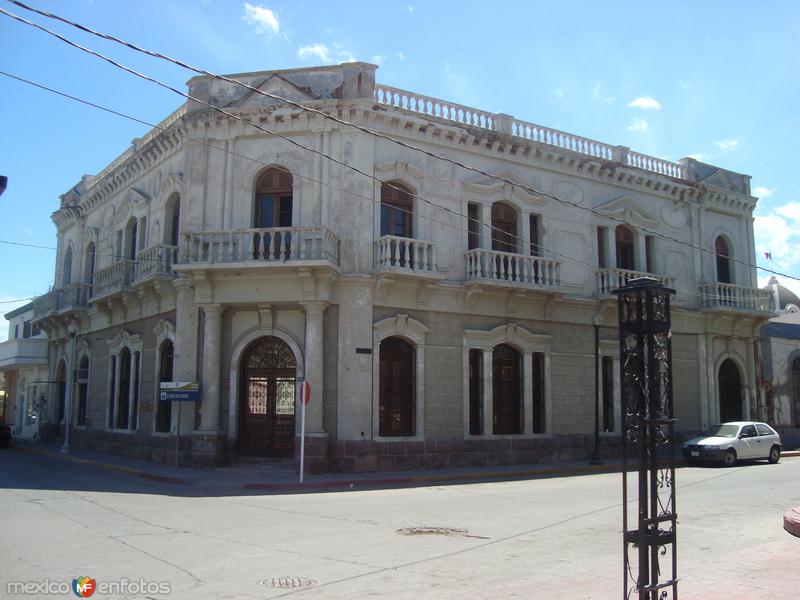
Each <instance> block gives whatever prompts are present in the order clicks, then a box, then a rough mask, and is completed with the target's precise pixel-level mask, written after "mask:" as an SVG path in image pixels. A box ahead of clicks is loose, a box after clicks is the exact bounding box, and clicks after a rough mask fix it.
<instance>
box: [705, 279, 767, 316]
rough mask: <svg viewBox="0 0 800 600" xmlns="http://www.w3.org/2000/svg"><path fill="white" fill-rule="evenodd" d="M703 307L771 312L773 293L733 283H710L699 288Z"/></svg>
mask: <svg viewBox="0 0 800 600" xmlns="http://www.w3.org/2000/svg"><path fill="white" fill-rule="evenodd" d="M698 289H699V292H700V299H701V302H702V306H703V308H722V309H730V310H742V311H757V312H769V311H771V310H772V293H771V292H770V291H769V290H760V289H758V288H749V287H744V286H741V285H733V284H732V283H708V284H705V285H701V286H700V287H699V288H698Z"/></svg>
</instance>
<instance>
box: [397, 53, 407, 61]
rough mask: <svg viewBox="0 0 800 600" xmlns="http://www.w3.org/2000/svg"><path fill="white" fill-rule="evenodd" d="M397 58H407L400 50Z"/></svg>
mask: <svg viewBox="0 0 800 600" xmlns="http://www.w3.org/2000/svg"><path fill="white" fill-rule="evenodd" d="M397 58H399V59H400V60H405V59H406V55H405V54H403V53H402V52H398V53H397Z"/></svg>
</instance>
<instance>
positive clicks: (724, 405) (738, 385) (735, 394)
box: [718, 358, 743, 423]
mask: <svg viewBox="0 0 800 600" xmlns="http://www.w3.org/2000/svg"><path fill="white" fill-rule="evenodd" d="M718 384H719V420H720V422H721V423H726V422H728V421H741V420H742V418H743V415H742V376H741V374H740V373H739V367H737V366H736V363H735V362H733V361H732V360H731V359H730V358H726V359H725V360H724V361H723V362H722V364H721V365H720V367H719V381H718Z"/></svg>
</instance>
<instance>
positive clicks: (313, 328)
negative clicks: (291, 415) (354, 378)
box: [296, 302, 328, 433]
mask: <svg viewBox="0 0 800 600" xmlns="http://www.w3.org/2000/svg"><path fill="white" fill-rule="evenodd" d="M302 306H303V310H304V311H305V313H306V339H305V373H304V377H305V379H306V380H307V381H308V382H309V383H310V384H311V399H310V401H309V403H308V406H307V407H306V431H307V432H309V433H315V432H316V433H319V432H322V431H324V428H323V424H322V414H323V411H322V386H323V385H324V378H323V358H322V356H323V341H324V340H323V331H322V325H323V319H324V313H325V309H326V308H328V303H327V302H303V303H302ZM296 414H299V407H298V411H297V413H296Z"/></svg>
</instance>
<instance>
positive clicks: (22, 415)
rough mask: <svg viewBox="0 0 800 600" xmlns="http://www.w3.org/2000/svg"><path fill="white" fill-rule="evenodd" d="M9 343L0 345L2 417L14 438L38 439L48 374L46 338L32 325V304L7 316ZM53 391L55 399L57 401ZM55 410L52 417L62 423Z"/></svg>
mask: <svg viewBox="0 0 800 600" xmlns="http://www.w3.org/2000/svg"><path fill="white" fill-rule="evenodd" d="M5 318H6V319H7V320H8V340H6V341H5V342H2V343H0V375H2V380H3V382H4V384H5V385H4V387H3V389H2V392H3V394H2V398H0V400H2V414H0V416H2V417H3V419H4V420H5V421H6V423H8V424H9V425H11V426H12V428H13V431H14V434H15V435H17V436H20V437H24V438H29V439H33V438H35V437H37V436H38V435H39V412H40V410H41V409H43V408H44V407H45V405H46V402H47V398H48V393H49V386H50V383H49V377H48V372H47V336H46V335H45V334H44V332H43V331H42V330H41V329H40V328H39V327H38V326H37V325H36V323H34V322H33V303H28V304H26V305H24V306H20V307H19V308H17V309H15V310H12V311H10V312H7V313H6V314H5ZM58 391H59V390H55V392H56V393H55V394H54V396H55V397H58ZM61 410H63V406H61V407H56V408H55V409H54V412H53V413H52V414H53V415H54V416H55V417H56V418H61V419H63V414H61V413H60V411H61Z"/></svg>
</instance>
